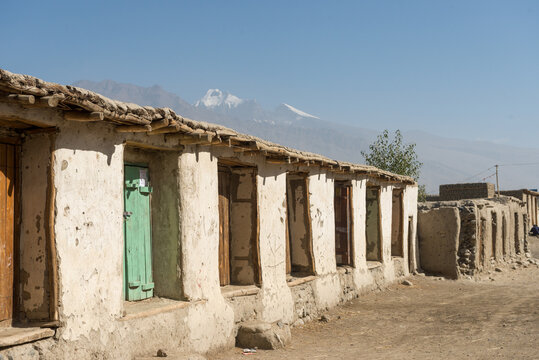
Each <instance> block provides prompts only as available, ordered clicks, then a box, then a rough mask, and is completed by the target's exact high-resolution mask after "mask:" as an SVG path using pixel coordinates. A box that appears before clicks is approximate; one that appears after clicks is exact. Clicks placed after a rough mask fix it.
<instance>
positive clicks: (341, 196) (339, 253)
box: [333, 182, 352, 265]
mask: <svg viewBox="0 0 539 360" xmlns="http://www.w3.org/2000/svg"><path fill="white" fill-rule="evenodd" d="M350 190H351V187H350V186H349V185H346V184H342V183H338V182H336V183H335V196H334V202H333V204H334V208H335V256H336V261H337V265H351V263H352V261H351V259H352V257H351V255H352V254H351V251H350V249H351V246H350V245H351V212H350V207H351V191H350Z"/></svg>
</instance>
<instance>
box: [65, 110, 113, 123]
mask: <svg viewBox="0 0 539 360" xmlns="http://www.w3.org/2000/svg"><path fill="white" fill-rule="evenodd" d="M64 119H66V120H70V121H82V122H92V121H103V119H105V115H104V114H103V113H102V112H98V111H94V112H85V111H66V112H64Z"/></svg>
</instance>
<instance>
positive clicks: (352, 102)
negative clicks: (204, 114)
mask: <svg viewBox="0 0 539 360" xmlns="http://www.w3.org/2000/svg"><path fill="white" fill-rule="evenodd" d="M0 31H1V33H2V34H3V36H2V45H1V50H0V67H2V68H5V69H8V70H10V71H13V72H19V73H26V74H31V75H34V76H38V77H41V78H43V79H45V80H49V81H54V82H60V83H68V84H69V83H72V82H74V81H76V80H80V79H88V80H103V79H112V80H115V81H119V82H129V83H133V84H137V85H143V86H150V85H154V84H159V85H161V86H163V87H164V88H165V89H166V90H169V91H171V92H174V93H177V94H178V95H180V96H182V97H183V98H184V99H186V100H187V101H189V102H194V101H195V100H196V99H198V98H199V97H201V96H202V95H203V94H204V93H205V91H206V90H207V89H208V88H214V87H216V88H220V89H223V90H228V91H230V92H232V93H233V94H235V95H237V96H239V97H242V98H255V99H257V100H258V101H259V102H260V103H261V104H262V105H263V106H266V107H272V106H276V105H278V104H279V103H281V102H287V103H289V104H291V105H293V106H295V107H297V108H299V109H302V110H304V111H307V112H309V113H312V114H315V115H318V116H320V117H322V118H324V119H327V120H333V121H339V122H345V123H350V124H357V125H358V126H362V127H368V128H374V129H383V128H400V129H403V130H407V129H421V130H425V131H428V132H432V133H438V134H441V135H444V136H449V137H458V138H467V139H483V140H489V141H495V142H501V143H506V144H513V145H524V146H534V147H537V148H539V1H513V0H507V1H493V0H488V1H478V0H474V1H468V0H466V1H430V0H429V1H411V0H410V1H399V0H395V1H369V2H367V1H312V0H310V1H275V0H272V1H266V2H262V1H247V0H246V1H191V2H183V1H133V0H132V1H112V0H109V1H69V2H68V1H14V0H6V1H4V2H3V4H2V21H1V22H0Z"/></svg>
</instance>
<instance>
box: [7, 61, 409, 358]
mask: <svg viewBox="0 0 539 360" xmlns="http://www.w3.org/2000/svg"><path fill="white" fill-rule="evenodd" d="M0 131H1V141H0V143H1V144H0V167H1V169H2V171H1V178H0V199H1V201H2V204H3V206H2V208H1V214H0V219H1V222H0V224H1V225H2V234H3V235H2V237H1V238H0V239H1V243H0V355H1V356H4V357H6V358H8V357H9V356H11V357H12V358H15V359H38V358H39V359H74V358H76V359H90V358H92V359H93V358H110V359H132V358H133V357H136V356H143V355H150V354H155V353H156V351H157V350H158V349H165V350H169V351H178V350H181V351H182V352H186V353H187V352H199V353H205V352H210V351H217V350H218V349H220V348H223V347H230V346H233V345H234V344H235V342H236V335H237V334H238V333H240V334H241V333H242V329H243V330H245V329H249V326H252V324H253V323H254V324H255V325H256V326H258V329H262V330H263V331H265V332H269V335H270V337H271V336H273V335H275V336H274V338H277V339H279V341H280V342H283V341H286V338H287V336H289V328H290V326H293V325H294V324H300V323H302V322H304V321H309V320H310V319H313V318H316V317H317V315H318V314H319V312H321V311H325V310H326V309H327V308H330V307H333V306H336V305H337V304H339V303H341V302H343V301H347V300H349V299H351V298H353V297H355V296H358V294H360V293H362V292H364V291H368V290H370V289H373V288H378V287H380V286H383V285H384V284H388V283H390V282H392V281H395V280H396V279H398V278H399V277H402V276H406V275H408V274H409V273H410V272H411V271H414V270H415V269H417V266H418V251H417V242H416V223H417V185H416V183H415V182H414V181H413V179H411V178H409V177H405V176H400V175H395V174H392V173H388V172H385V171H381V170H379V169H376V168H374V167H370V166H365V165H356V164H350V163H344V162H338V161H334V160H331V159H328V158H325V157H322V156H320V155H316V154H312V153H306V152H302V151H298V150H294V149H290V148H286V147H284V146H280V145H277V144H273V143H270V142H267V141H264V140H261V139H258V138H255V137H252V136H248V135H244V134H240V133H237V132H236V131H233V130H230V129H227V128H224V127H221V126H218V125H213V124H208V123H204V122H198V121H194V120H190V119H187V118H184V117H182V116H180V115H178V114H176V113H174V111H172V110H170V109H166V108H152V107H142V106H138V105H135V104H128V103H123V102H118V101H114V100H110V99H107V98H105V97H103V96H101V95H99V94H96V93H93V92H90V91H87V90H84V89H80V88H76V87H72V86H63V85H58V84H53V83H48V82H45V81H42V80H40V79H36V78H34V77H31V76H27V75H17V74H12V73H10V72H8V71H5V70H0ZM251 329H252V328H251ZM279 329H280V330H279ZM279 331H281V332H280V333H279ZM244 332H245V331H244ZM279 334H280V336H279V337H277V336H276V335H279ZM244 340H245V339H244ZM238 341H239V342H241V341H243V340H241V341H240V340H238Z"/></svg>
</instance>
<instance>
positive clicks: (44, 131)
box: [23, 127, 58, 135]
mask: <svg viewBox="0 0 539 360" xmlns="http://www.w3.org/2000/svg"><path fill="white" fill-rule="evenodd" d="M55 132H58V128H57V127H46V128H33V129H25V130H23V134H25V135H32V134H53V133H55Z"/></svg>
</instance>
